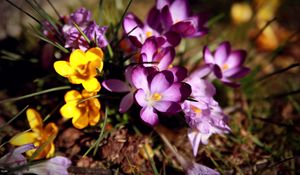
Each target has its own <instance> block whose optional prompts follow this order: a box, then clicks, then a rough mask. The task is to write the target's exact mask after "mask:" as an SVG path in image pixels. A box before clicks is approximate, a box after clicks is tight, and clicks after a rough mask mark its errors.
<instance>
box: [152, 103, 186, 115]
mask: <svg viewBox="0 0 300 175" xmlns="http://www.w3.org/2000/svg"><path fill="white" fill-rule="evenodd" d="M153 107H154V108H155V109H156V110H158V111H160V112H165V113H170V114H175V113H177V112H180V111H181V106H180V105H179V104H178V103H176V102H173V101H157V102H155V103H154V104H153Z"/></svg>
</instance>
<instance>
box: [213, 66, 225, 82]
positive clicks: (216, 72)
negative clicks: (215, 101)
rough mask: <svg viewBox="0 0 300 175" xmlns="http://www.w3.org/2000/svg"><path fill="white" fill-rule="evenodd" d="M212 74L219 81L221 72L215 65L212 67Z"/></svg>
mask: <svg viewBox="0 0 300 175" xmlns="http://www.w3.org/2000/svg"><path fill="white" fill-rule="evenodd" d="M213 72H214V74H215V76H216V77H217V78H219V79H220V78H222V77H223V75H222V70H221V68H220V67H219V66H218V65H217V64H215V65H213Z"/></svg>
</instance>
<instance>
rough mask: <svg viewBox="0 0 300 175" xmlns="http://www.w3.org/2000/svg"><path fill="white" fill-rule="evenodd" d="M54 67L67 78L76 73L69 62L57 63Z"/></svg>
mask: <svg viewBox="0 0 300 175" xmlns="http://www.w3.org/2000/svg"><path fill="white" fill-rule="evenodd" d="M53 66H54V69H55V71H56V72H57V73H58V74H59V75H61V76H63V77H67V76H69V75H71V74H73V73H74V69H73V68H72V67H71V66H70V64H69V62H67V61H55V63H54V65H53Z"/></svg>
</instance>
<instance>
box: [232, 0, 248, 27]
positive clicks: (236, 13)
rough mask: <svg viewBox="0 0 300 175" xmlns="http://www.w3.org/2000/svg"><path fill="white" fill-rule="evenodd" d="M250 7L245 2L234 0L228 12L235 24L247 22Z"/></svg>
mask: <svg viewBox="0 0 300 175" xmlns="http://www.w3.org/2000/svg"><path fill="white" fill-rule="evenodd" d="M252 13H253V12H252V9H251V6H250V4H249V3H247V2H236V3H234V4H233V5H232V6H231V10H230V14H231V18H232V20H233V22H234V23H235V24H243V23H246V22H248V21H249V20H250V19H251V17H252Z"/></svg>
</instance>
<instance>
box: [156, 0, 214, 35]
mask: <svg viewBox="0 0 300 175" xmlns="http://www.w3.org/2000/svg"><path fill="white" fill-rule="evenodd" d="M156 8H157V9H158V10H160V11H161V21H162V25H163V28H164V30H165V31H173V32H176V33H178V34H180V35H181V37H199V36H202V35H204V34H206V33H207V32H208V29H207V28H206V27H204V24H205V22H206V19H205V18H204V16H203V15H194V14H192V12H191V9H190V7H189V4H188V1H187V0H172V1H169V0H157V2H156Z"/></svg>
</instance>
